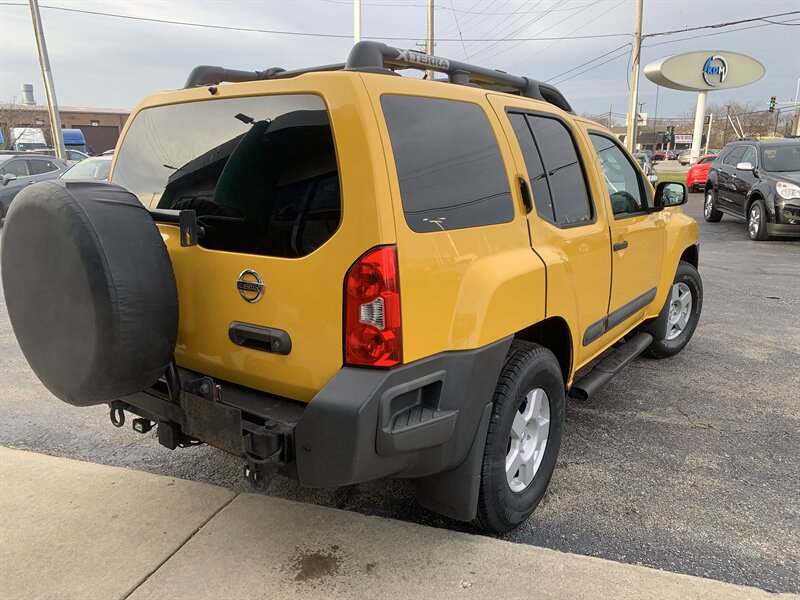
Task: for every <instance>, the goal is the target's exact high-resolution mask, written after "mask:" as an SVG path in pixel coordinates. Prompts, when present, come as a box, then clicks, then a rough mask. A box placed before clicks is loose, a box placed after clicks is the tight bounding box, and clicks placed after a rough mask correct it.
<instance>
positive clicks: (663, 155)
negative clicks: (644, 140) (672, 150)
mask: <svg viewBox="0 0 800 600" xmlns="http://www.w3.org/2000/svg"><path fill="white" fill-rule="evenodd" d="M652 158H653V160H654V161H656V160H667V151H666V150H653V157H652Z"/></svg>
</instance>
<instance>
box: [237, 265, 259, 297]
mask: <svg viewBox="0 0 800 600" xmlns="http://www.w3.org/2000/svg"><path fill="white" fill-rule="evenodd" d="M236 289H237V290H239V295H240V296H241V297H242V298H243V299H244V301H245V302H250V303H252V302H258V301H259V300H261V297H262V296H263V295H264V282H263V281H262V279H261V275H259V274H258V273H256V272H255V271H253V270H252V269H245V270H244V271H242V272H241V273H240V274H239V279H237V280H236Z"/></svg>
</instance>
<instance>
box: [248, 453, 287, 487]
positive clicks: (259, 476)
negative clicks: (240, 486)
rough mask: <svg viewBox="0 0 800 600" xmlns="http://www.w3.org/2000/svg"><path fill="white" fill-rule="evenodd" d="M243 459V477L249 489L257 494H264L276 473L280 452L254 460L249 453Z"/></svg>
mask: <svg viewBox="0 0 800 600" xmlns="http://www.w3.org/2000/svg"><path fill="white" fill-rule="evenodd" d="M244 458H245V464H244V477H245V479H247V481H248V483H249V484H250V487H252V488H253V490H255V491H257V492H266V491H267V488H269V484H270V483H272V478H273V477H274V476H275V472H276V471H277V463H278V461H279V459H280V450H278V451H277V452H275V453H274V454H272V455H270V456H268V457H267V458H256V457H255V456H253V455H252V454H249V453H248V454H246V455H245V457H244Z"/></svg>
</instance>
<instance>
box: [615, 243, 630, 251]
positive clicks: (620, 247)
mask: <svg viewBox="0 0 800 600" xmlns="http://www.w3.org/2000/svg"><path fill="white" fill-rule="evenodd" d="M627 247H628V242H627V241H624V242H619V243H618V244H614V252H617V251H618V250H625V248H627Z"/></svg>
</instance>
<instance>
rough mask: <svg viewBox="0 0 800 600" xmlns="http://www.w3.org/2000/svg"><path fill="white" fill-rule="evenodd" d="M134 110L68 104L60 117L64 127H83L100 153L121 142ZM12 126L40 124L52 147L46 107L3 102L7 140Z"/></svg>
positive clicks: (0, 121) (0, 124)
mask: <svg viewBox="0 0 800 600" xmlns="http://www.w3.org/2000/svg"><path fill="white" fill-rule="evenodd" d="M130 112H131V111H130V110H128V109H124V108H84V107H77V106H64V107H61V108H60V109H59V116H60V117H61V127H62V128H64V129H80V130H81V131H82V132H83V136H84V137H85V138H86V144H87V145H88V146H89V148H90V149H91V151H92V153H93V154H99V153H100V152H103V151H105V150H110V149H111V148H114V147H115V146H116V145H117V140H118V139H119V134H120V132H121V131H122V127H123V126H124V125H125V122H126V121H127V120H128V116H129V115H130ZM12 127H38V128H40V129H42V130H43V131H44V134H45V138H46V139H47V140H48V143H49V144H50V145H51V146H52V138H51V136H50V118H49V117H48V115H47V107H45V106H25V105H21V104H0V128H2V130H3V139H4V140H10V139H11V131H10V130H11V128H12ZM8 143H9V142H6V145H7V144H8Z"/></svg>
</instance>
